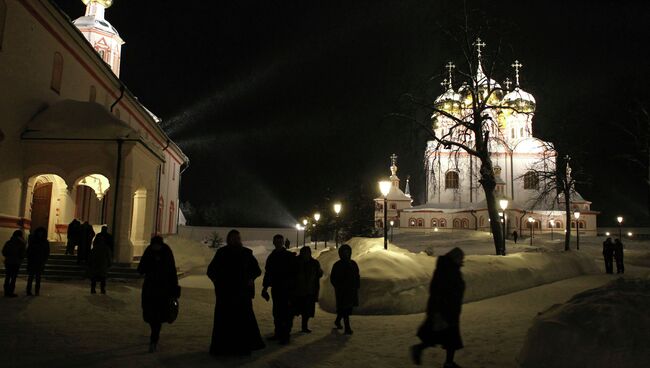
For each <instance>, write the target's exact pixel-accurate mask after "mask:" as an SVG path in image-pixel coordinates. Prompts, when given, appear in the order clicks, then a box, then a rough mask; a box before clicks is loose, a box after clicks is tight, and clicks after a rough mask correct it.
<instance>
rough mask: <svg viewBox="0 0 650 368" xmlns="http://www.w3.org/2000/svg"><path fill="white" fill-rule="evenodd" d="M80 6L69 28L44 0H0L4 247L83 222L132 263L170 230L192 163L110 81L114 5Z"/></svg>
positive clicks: (114, 56) (115, 53) (115, 64)
mask: <svg viewBox="0 0 650 368" xmlns="http://www.w3.org/2000/svg"><path fill="white" fill-rule="evenodd" d="M82 1H83V2H84V4H85V5H86V13H85V15H84V16H82V17H80V18H79V19H77V20H75V21H74V24H73V23H71V22H70V20H69V18H68V17H67V15H65V14H63V13H62V12H61V10H60V9H58V8H57V7H56V6H55V5H53V3H52V2H50V1H48V0H33V1H31V0H30V1H13V0H11V1H7V0H0V20H1V21H0V86H2V88H0V157H2V158H3V159H2V160H0V239H8V238H9V237H10V235H11V233H12V232H13V231H14V230H15V229H17V228H21V229H24V230H27V231H29V230H31V229H35V228H36V227H41V226H42V227H44V228H46V229H47V231H48V237H49V238H50V240H53V241H65V240H66V232H67V224H68V223H69V222H70V221H71V220H72V219H73V218H78V219H80V220H82V221H88V222H90V223H91V224H92V225H95V226H96V227H99V226H100V225H102V224H107V225H108V227H109V231H110V232H112V233H113V235H114V237H115V242H116V244H115V247H116V249H115V258H116V260H117V261H119V262H130V261H132V260H133V257H136V256H139V255H141V254H142V252H143V250H144V247H145V246H146V245H147V244H148V243H149V239H150V237H151V235H152V234H168V233H174V232H176V227H177V222H178V203H179V200H178V191H179V185H180V174H181V171H182V170H183V168H184V167H186V166H187V164H188V162H189V160H188V158H187V157H186V156H185V155H184V154H183V152H182V151H181V149H180V148H179V147H178V146H177V145H176V144H175V143H174V142H172V141H171V140H170V139H169V137H168V136H167V135H166V134H165V132H164V131H163V130H162V128H161V127H160V119H158V118H157V117H156V116H155V115H153V114H152V113H151V112H150V111H149V110H147V109H146V108H145V107H144V106H143V105H142V103H140V102H139V101H138V99H137V98H136V97H135V96H133V94H131V92H130V91H129V90H128V89H127V88H126V87H125V85H124V84H123V83H122V81H120V79H119V78H118V76H117V75H118V73H119V70H120V60H121V46H122V44H123V41H122V39H121V38H120V36H119V35H118V33H117V31H116V30H115V29H114V28H113V27H112V26H111V25H110V23H108V21H107V20H106V19H105V17H104V13H105V10H106V9H107V8H108V7H109V6H110V5H111V3H112V1H110V0H82ZM97 230H98V229H97Z"/></svg>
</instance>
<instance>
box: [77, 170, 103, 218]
mask: <svg viewBox="0 0 650 368" xmlns="http://www.w3.org/2000/svg"><path fill="white" fill-rule="evenodd" d="M75 184H76V193H75V218H77V219H79V220H80V221H81V222H84V221H88V222H89V223H90V224H92V225H99V224H106V222H107V217H108V210H109V206H108V205H107V203H106V202H107V199H108V197H109V196H107V195H106V194H107V193H108V190H109V188H110V187H111V184H110V182H109V180H108V178H107V177H105V176H104V175H101V174H90V175H86V176H84V177H82V178H80V179H79V180H77V182H76V183H75Z"/></svg>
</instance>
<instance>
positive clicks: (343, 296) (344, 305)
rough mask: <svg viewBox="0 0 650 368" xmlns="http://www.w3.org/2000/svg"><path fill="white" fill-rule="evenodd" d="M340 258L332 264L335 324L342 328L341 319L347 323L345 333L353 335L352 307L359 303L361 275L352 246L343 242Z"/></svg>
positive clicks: (331, 277) (331, 276)
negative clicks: (353, 256)
mask: <svg viewBox="0 0 650 368" xmlns="http://www.w3.org/2000/svg"><path fill="white" fill-rule="evenodd" d="M339 258H340V259H339V260H338V261H336V263H334V265H333V266H332V272H331V273H330V282H331V283H332V286H334V294H335V296H336V321H335V322H334V325H335V326H336V328H338V329H341V328H343V326H341V319H342V320H343V322H344V324H345V334H346V335H352V328H350V315H351V314H352V309H353V308H354V307H356V306H358V305H359V287H360V284H361V277H360V276H359V266H358V265H357V263H356V262H355V261H353V260H352V248H350V246H349V245H347V244H343V245H341V246H340V247H339Z"/></svg>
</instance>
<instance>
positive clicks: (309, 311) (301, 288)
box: [294, 247, 323, 333]
mask: <svg viewBox="0 0 650 368" xmlns="http://www.w3.org/2000/svg"><path fill="white" fill-rule="evenodd" d="M297 266H298V267H297V271H298V275H297V277H296V291H295V299H294V300H295V302H294V305H295V314H296V315H301V316H302V332H304V333H310V332H311V330H310V329H309V318H313V317H314V315H315V312H316V302H317V301H318V294H319V292H320V278H321V277H322V276H323V270H322V269H321V268H320V263H319V262H318V261H317V260H315V259H314V258H312V256H311V248H309V247H302V248H300V255H299V256H298V263H297Z"/></svg>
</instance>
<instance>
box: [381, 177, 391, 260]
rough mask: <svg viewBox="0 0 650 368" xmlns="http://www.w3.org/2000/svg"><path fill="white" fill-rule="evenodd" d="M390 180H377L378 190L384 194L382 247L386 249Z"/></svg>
mask: <svg viewBox="0 0 650 368" xmlns="http://www.w3.org/2000/svg"><path fill="white" fill-rule="evenodd" d="M391 185H392V184H391V182H390V181H388V180H382V181H380V182H379V191H380V192H381V195H383V196H384V222H383V224H382V225H383V227H384V249H388V226H387V225H388V224H387V222H388V192H390V187H391Z"/></svg>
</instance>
